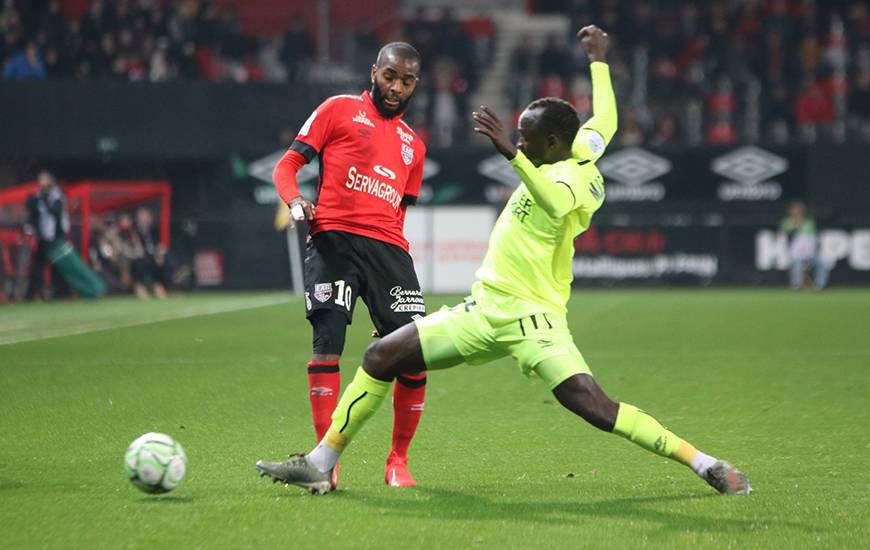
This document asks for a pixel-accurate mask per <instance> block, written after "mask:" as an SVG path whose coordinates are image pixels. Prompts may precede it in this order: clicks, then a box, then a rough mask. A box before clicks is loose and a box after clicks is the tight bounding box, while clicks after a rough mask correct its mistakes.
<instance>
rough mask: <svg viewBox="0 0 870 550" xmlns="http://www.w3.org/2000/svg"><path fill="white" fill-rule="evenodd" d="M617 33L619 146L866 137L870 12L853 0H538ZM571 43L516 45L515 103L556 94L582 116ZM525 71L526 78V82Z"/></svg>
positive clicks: (584, 97) (580, 62)
mask: <svg viewBox="0 0 870 550" xmlns="http://www.w3.org/2000/svg"><path fill="white" fill-rule="evenodd" d="M537 5H538V6H539V8H540V9H542V10H543V11H556V12H560V13H570V14H573V15H572V24H571V29H578V28H581V27H582V26H584V25H587V24H590V23H595V24H597V25H599V26H600V27H602V28H604V29H606V30H607V31H609V32H610V34H611V36H612V53H611V55H610V62H611V70H612V73H613V75H614V79H615V81H616V87H617V90H618V93H619V96H620V97H619V100H620V106H621V108H622V109H621V116H620V131H619V134H618V136H617V139H618V140H620V141H621V142H622V143H623V144H637V143H646V144H652V145H661V146H665V145H672V144H682V143H689V144H699V143H709V144H723V145H728V144H732V143H735V142H738V141H750V142H754V141H766V142H773V143H788V142H803V143H813V142H816V141H819V140H832V141H842V140H845V139H862V140H865V141H866V140H870V11H868V3H867V2H866V1H860V0H741V1H736V0H712V1H710V2H694V1H690V0H675V1H671V2H654V1H651V0H632V1H627V0H596V1H592V0H562V1H553V0H542V1H539V2H537ZM585 63H586V61H585V56H584V55H583V54H582V49H581V47H580V45H579V43H578V42H577V40H575V39H571V37H563V36H553V37H551V38H550V40H549V41H548V42H547V43H546V44H544V45H538V46H537V47H535V46H534V45H532V43H531V42H530V41H529V40H524V41H521V43H520V46H519V47H518V48H517V49H516V50H515V52H514V53H513V57H512V61H511V67H512V70H511V74H512V76H511V79H510V81H511V87H510V92H511V95H512V98H513V102H514V107H515V108H521V107H522V106H523V105H524V104H525V103H526V102H527V101H528V100H529V99H531V98H533V97H536V96H540V95H556V96H560V97H563V98H565V99H568V100H570V101H572V102H573V103H574V105H575V106H576V107H577V108H578V110H580V111H581V113H583V114H585V113H587V112H588V111H589V108H590V104H589V89H590V83H589V81H588V79H587V78H586V77H585V76H584V75H585V74H587V72H586V69H585ZM528 75H533V76H531V77H529V76H528Z"/></svg>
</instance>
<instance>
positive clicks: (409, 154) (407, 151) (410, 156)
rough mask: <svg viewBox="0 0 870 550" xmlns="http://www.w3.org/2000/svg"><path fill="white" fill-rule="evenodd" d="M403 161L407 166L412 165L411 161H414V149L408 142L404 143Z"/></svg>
mask: <svg viewBox="0 0 870 550" xmlns="http://www.w3.org/2000/svg"><path fill="white" fill-rule="evenodd" d="M402 161H403V162H404V163H405V164H406V165H407V166H410V165H411V163H412V162H414V149H412V148H411V146H410V145H408V144H406V143H403V144H402Z"/></svg>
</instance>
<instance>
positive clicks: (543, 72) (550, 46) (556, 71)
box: [538, 36, 571, 80]
mask: <svg viewBox="0 0 870 550" xmlns="http://www.w3.org/2000/svg"><path fill="white" fill-rule="evenodd" d="M570 70H571V55H570V54H569V53H568V50H567V49H566V48H565V45H564V44H563V43H562V39H561V38H560V37H558V36H551V37H549V38H548V39H547V45H546V46H545V47H544V49H543V50H541V53H540V54H538V74H539V75H540V76H541V78H548V77H552V76H557V77H559V78H561V79H563V80H564V79H565V78H566V77H567V76H568V75H569V74H570Z"/></svg>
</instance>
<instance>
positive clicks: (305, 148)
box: [290, 139, 317, 162]
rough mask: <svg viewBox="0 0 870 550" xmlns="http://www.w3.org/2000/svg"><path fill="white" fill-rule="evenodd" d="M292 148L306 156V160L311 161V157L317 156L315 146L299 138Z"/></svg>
mask: <svg viewBox="0 0 870 550" xmlns="http://www.w3.org/2000/svg"><path fill="white" fill-rule="evenodd" d="M290 149H291V150H292V151H296V152H297V153H299V154H300V155H302V156H303V157H305V162H311V159H313V158H314V157H316V156H317V151H316V150H315V149H314V147H312V146H310V145H308V144H307V143H305V142H304V141H299V140H298V139H297V140H296V141H294V142H293V144H292V145H290Z"/></svg>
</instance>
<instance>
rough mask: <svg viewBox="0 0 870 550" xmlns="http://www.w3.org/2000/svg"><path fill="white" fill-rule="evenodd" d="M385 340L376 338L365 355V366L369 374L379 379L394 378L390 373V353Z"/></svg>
mask: <svg viewBox="0 0 870 550" xmlns="http://www.w3.org/2000/svg"><path fill="white" fill-rule="evenodd" d="M385 347H386V346H384V344H383V340H375V341H374V342H372V343H371V344H369V347H368V348H366V352H365V354H364V355H363V368H364V369H365V371H366V372H367V373H369V375H371V376H373V377H375V378H377V379H379V380H392V379H393V378H395V376H394V375H391V373H390V364H389V354H388V353H386V349H385Z"/></svg>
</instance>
